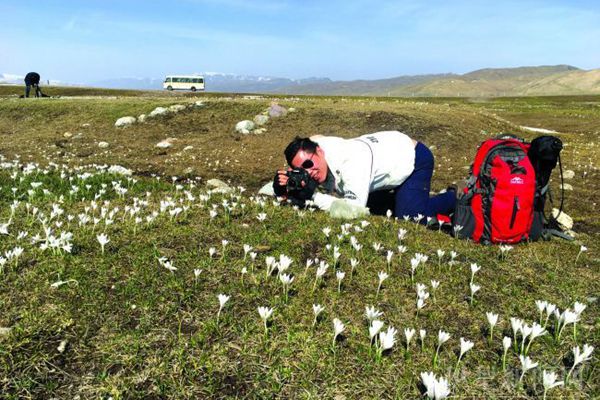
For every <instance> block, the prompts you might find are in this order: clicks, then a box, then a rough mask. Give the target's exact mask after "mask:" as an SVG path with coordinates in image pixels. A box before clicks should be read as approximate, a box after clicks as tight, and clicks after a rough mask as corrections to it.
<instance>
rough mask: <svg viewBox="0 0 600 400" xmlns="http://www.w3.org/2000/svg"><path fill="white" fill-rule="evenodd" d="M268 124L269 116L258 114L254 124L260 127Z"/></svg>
mask: <svg viewBox="0 0 600 400" xmlns="http://www.w3.org/2000/svg"><path fill="white" fill-rule="evenodd" d="M267 122H269V116H268V115H262V114H258V115H257V116H256V117H254V123H255V124H256V125H258V126H261V125H264V124H266V123H267Z"/></svg>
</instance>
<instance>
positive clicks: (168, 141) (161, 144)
mask: <svg viewBox="0 0 600 400" xmlns="http://www.w3.org/2000/svg"><path fill="white" fill-rule="evenodd" d="M175 140H177V138H166V139H165V140H163V141H160V142H158V143H156V147H158V148H161V149H168V148H169V147H171V146H173V142H174V141H175Z"/></svg>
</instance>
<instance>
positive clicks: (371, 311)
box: [365, 306, 383, 322]
mask: <svg viewBox="0 0 600 400" xmlns="http://www.w3.org/2000/svg"><path fill="white" fill-rule="evenodd" d="M382 315H383V313H382V312H381V311H379V310H377V309H376V308H375V307H373V306H371V307H369V306H367V307H365V317H366V318H367V320H368V321H369V322H370V321H373V320H375V319H377V318H379V317H381V316H382Z"/></svg>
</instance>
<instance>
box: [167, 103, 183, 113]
mask: <svg viewBox="0 0 600 400" xmlns="http://www.w3.org/2000/svg"><path fill="white" fill-rule="evenodd" d="M183 110H185V106H184V105H183V104H173V105H172V106H170V107H169V111H171V112H174V113H178V112H179V111H183Z"/></svg>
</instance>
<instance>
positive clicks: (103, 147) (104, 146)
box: [98, 142, 108, 149]
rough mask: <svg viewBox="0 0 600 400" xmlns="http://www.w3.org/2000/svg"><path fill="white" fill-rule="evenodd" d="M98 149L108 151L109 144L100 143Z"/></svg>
mask: <svg viewBox="0 0 600 400" xmlns="http://www.w3.org/2000/svg"><path fill="white" fill-rule="evenodd" d="M98 147H100V148H101V149H106V148H107V147H108V142H99V143H98Z"/></svg>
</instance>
